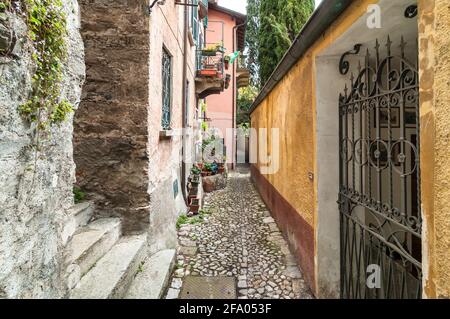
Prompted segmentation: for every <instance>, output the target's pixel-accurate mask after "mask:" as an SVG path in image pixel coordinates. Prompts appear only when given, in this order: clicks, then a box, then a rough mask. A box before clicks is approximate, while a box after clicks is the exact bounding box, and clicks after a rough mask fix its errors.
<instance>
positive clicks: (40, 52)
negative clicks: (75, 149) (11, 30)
mask: <svg viewBox="0 0 450 319" xmlns="http://www.w3.org/2000/svg"><path fill="white" fill-rule="evenodd" d="M21 8H22V9H23V11H24V15H25V17H26V21H27V25H28V36H29V38H30V40H31V41H32V43H33V53H32V58H33V60H34V62H35V64H36V69H35V72H34V75H33V78H32V93H31V97H30V98H29V99H28V101H27V102H26V103H24V104H22V105H20V106H19V112H20V114H21V115H22V116H24V117H25V118H26V119H28V120H29V121H30V122H37V123H38V128H39V129H45V128H47V127H48V126H49V125H51V124H58V123H61V122H63V121H64V120H65V119H66V118H67V116H68V114H69V113H71V112H73V107H72V105H71V104H70V103H69V102H68V101H67V100H61V98H60V95H61V85H62V76H63V73H62V66H63V63H64V61H65V60H66V59H67V45H66V37H67V28H66V27H67V26H66V15H65V12H64V10H63V4H62V1H61V0H23V1H21Z"/></svg>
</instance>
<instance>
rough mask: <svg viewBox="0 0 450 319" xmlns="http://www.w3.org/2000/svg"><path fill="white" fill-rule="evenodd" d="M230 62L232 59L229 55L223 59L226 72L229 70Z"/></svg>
mask: <svg viewBox="0 0 450 319" xmlns="http://www.w3.org/2000/svg"><path fill="white" fill-rule="evenodd" d="M230 60H231V58H230V57H229V56H228V55H227V56H226V57H225V58H224V59H223V63H224V65H225V70H228V68H229V67H230Z"/></svg>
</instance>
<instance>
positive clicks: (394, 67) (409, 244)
mask: <svg viewBox="0 0 450 319" xmlns="http://www.w3.org/2000/svg"><path fill="white" fill-rule="evenodd" d="M406 47H407V43H406V42H405V41H404V39H403V38H401V39H400V44H399V46H396V47H394V46H393V42H392V41H391V39H390V38H389V37H388V38H387V41H386V46H385V49H383V50H382V49H381V45H380V43H379V42H378V40H377V41H376V44H375V54H371V53H370V50H369V49H368V50H367V52H366V54H365V56H364V58H363V59H364V62H363V63H361V62H360V63H359V64H358V65H356V66H355V67H354V68H353V69H354V72H352V74H351V76H350V85H345V89H344V91H343V92H342V93H341V94H340V96H339V123H340V125H339V127H340V134H339V138H340V187H339V190H340V191H339V210H340V220H341V260H342V264H341V267H342V269H341V277H342V296H343V297H344V298H420V296H421V289H422V287H421V280H422V279H421V277H422V269H421V268H422V266H421V233H422V218H421V211H420V153H419V152H420V141H419V137H420V134H419V133H420V131H419V129H420V125H419V124H420V123H419V109H418V72H417V67H416V66H415V65H414V64H413V63H411V62H410V61H409V60H408V58H407V57H408V55H409V56H411V54H408V53H411V52H413V53H414V55H417V52H416V51H410V52H407V51H406ZM397 48H399V49H397ZM360 49H361V45H360V44H357V45H355V48H354V50H352V51H348V52H346V53H345V54H344V55H342V58H341V61H340V63H339V70H340V72H341V74H347V73H348V72H349V71H350V68H351V66H350V63H349V62H348V61H346V60H345V58H346V57H347V56H348V55H349V54H358V53H359V52H360ZM395 50H398V51H395ZM413 50H416V48H415V47H413ZM393 51H395V52H393ZM370 264H377V265H379V266H380V267H381V268H382V269H383V274H382V281H383V285H384V286H383V287H382V288H380V289H378V290H376V291H370V290H368V289H367V288H366V286H365V284H364V282H365V278H366V277H365V276H366V273H365V269H366V267H367V266H368V265H370Z"/></svg>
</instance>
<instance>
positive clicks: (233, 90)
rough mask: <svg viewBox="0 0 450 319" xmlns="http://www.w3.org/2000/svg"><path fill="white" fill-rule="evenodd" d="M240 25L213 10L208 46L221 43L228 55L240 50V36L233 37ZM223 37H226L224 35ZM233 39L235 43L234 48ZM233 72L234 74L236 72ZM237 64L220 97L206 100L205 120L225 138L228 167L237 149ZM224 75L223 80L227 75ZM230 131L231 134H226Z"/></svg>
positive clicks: (231, 71)
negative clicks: (235, 138)
mask: <svg viewBox="0 0 450 319" xmlns="http://www.w3.org/2000/svg"><path fill="white" fill-rule="evenodd" d="M239 23H240V22H239V21H238V19H236V17H235V16H233V15H231V14H229V13H225V12H221V11H219V10H216V9H213V8H210V9H209V12H208V29H207V31H206V46H208V45H211V44H216V43H220V42H222V38H223V46H224V47H225V49H226V53H225V54H226V55H228V54H230V53H233V49H234V51H236V50H238V49H239V47H240V45H238V44H237V40H236V39H237V36H236V35H235V36H233V33H234V32H235V29H236V28H235V26H237V25H238V24H239ZM222 35H223V36H222ZM233 40H234V41H235V43H234V45H233ZM233 70H234V72H233ZM235 70H236V63H234V64H230V66H229V68H228V70H225V71H224V72H225V74H229V75H230V76H231V81H230V86H229V87H228V89H225V90H224V91H223V92H221V93H220V94H216V95H210V96H208V97H207V98H206V104H207V112H206V117H207V118H209V119H211V122H209V123H208V125H209V128H210V129H212V130H215V131H216V132H217V134H218V135H219V136H220V137H222V138H225V146H226V154H225V155H226V156H227V162H228V163H229V164H231V163H235V158H236V155H235V154H236V149H235V145H234V144H235V143H233V135H232V131H231V129H233V128H234V127H235V116H233V114H236V112H235V108H236V103H235V101H236V96H237V86H236V72H235ZM225 74H224V78H225V76H226V75H225ZM227 131H228V133H227Z"/></svg>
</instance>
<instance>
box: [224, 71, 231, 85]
mask: <svg viewBox="0 0 450 319" xmlns="http://www.w3.org/2000/svg"><path fill="white" fill-rule="evenodd" d="M230 82H231V75H229V74H227V76H226V78H225V89H228V88H229V87H230Z"/></svg>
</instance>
